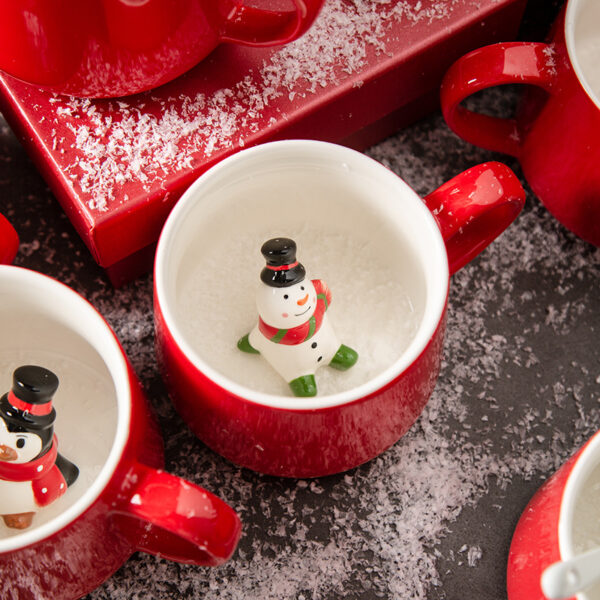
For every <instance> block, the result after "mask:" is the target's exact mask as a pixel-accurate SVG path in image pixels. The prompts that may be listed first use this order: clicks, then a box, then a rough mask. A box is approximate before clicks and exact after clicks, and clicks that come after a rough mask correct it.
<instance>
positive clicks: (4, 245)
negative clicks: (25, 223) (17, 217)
mask: <svg viewBox="0 0 600 600" xmlns="http://www.w3.org/2000/svg"><path fill="white" fill-rule="evenodd" d="M18 249H19V236H18V235H17V232H16V231H15V230H14V228H13V226H12V225H11V224H10V223H9V222H8V221H7V220H6V218H5V217H4V216H2V215H0V265H9V264H10V263H11V262H12V261H13V260H14V258H15V256H16V255H17V250H18Z"/></svg>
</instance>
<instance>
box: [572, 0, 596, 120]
mask: <svg viewBox="0 0 600 600" xmlns="http://www.w3.org/2000/svg"><path fill="white" fill-rule="evenodd" d="M565 41H566V44H567V51H568V53H569V59H570V61H571V64H572V65H573V69H574V71H575V73H576V74H577V78H578V79H579V82H580V83H581V85H582V86H583V88H584V89H585V91H586V92H587V94H588V96H589V97H590V98H591V100H592V102H594V104H596V106H597V107H598V108H599V109H600V70H599V69H598V63H599V62H600V2H598V0H569V2H568V4H567V12H566V15H565Z"/></svg>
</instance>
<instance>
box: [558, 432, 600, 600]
mask: <svg viewBox="0 0 600 600" xmlns="http://www.w3.org/2000/svg"><path fill="white" fill-rule="evenodd" d="M590 455H591V456H590ZM588 457H589V458H588ZM599 466H600V431H599V432H597V433H595V434H594V435H593V436H592V438H591V439H590V440H589V442H588V443H587V444H586V446H585V447H584V448H583V450H582V452H581V454H580V455H579V456H578V457H577V459H576V461H575V464H574V465H573V468H572V469H571V471H570V473H569V476H568V478H567V481H566V483H565V487H564V489H563V490H562V495H561V503H560V513H559V518H558V545H559V550H560V555H561V558H562V559H563V560H566V559H569V558H572V557H574V556H575V554H576V553H575V551H574V544H573V518H574V514H575V506H576V503H577V500H578V498H579V495H580V492H581V488H582V486H584V485H585V483H586V481H587V479H588V477H589V476H590V475H591V473H592V472H593V471H594V470H595V469H597V468H598V467H599ZM582 594H583V593H582ZM577 597H578V598H582V600H583V599H584V598H588V597H587V596H584V595H581V596H580V595H578V596H577Z"/></svg>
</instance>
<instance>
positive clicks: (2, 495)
mask: <svg viewBox="0 0 600 600" xmlns="http://www.w3.org/2000/svg"><path fill="white" fill-rule="evenodd" d="M39 508H40V507H39V506H38V504H37V502H36V501H35V497H34V495H33V488H32V487H31V481H4V480H3V479H0V515H16V514H20V513H26V512H37V511H38V510H39Z"/></svg>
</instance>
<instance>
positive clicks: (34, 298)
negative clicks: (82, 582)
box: [0, 266, 131, 553]
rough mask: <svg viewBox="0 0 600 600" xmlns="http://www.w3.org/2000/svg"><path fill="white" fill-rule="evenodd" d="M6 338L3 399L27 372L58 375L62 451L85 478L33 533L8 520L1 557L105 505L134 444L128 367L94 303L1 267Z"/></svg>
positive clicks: (0, 323)
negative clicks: (26, 368) (24, 368)
mask: <svg viewBox="0 0 600 600" xmlns="http://www.w3.org/2000/svg"><path fill="white" fill-rule="evenodd" d="M0 330H1V331H2V336H1V338H0V394H4V393H6V392H8V391H9V390H10V388H11V386H12V373H13V371H14V369H15V368H16V367H18V366H20V365H24V364H37V365H40V366H44V367H46V368H49V369H50V370H52V371H53V372H54V373H56V374H57V376H58V378H59V387H58V390H57V392H56V394H55V395H54V397H53V402H52V404H53V407H54V408H55V409H56V421H55V424H54V433H55V434H56V436H57V439H58V450H59V452H60V453H61V454H62V455H64V456H65V457H66V458H68V459H69V460H71V461H72V462H73V463H75V464H76V465H77V466H78V468H79V470H80V473H79V477H78V479H77V480H76V481H75V483H74V484H73V485H72V486H70V487H69V488H68V490H67V492H66V493H65V494H64V495H63V496H61V497H60V498H58V499H57V500H56V501H55V502H53V503H52V504H50V505H49V506H46V507H43V508H40V510H39V511H38V512H37V513H36V515H35V516H34V519H33V522H32V524H31V526H30V527H29V528H27V529H24V530H18V529H11V528H8V527H6V526H5V525H4V522H3V521H2V520H0V553H5V552H10V551H12V550H16V549H19V548H22V547H25V546H28V545H30V544H33V543H35V542H38V541H40V540H43V539H45V538H47V537H48V536H51V535H52V534H54V533H56V532H57V531H59V530H61V529H62V528H64V527H65V526H66V525H68V524H69V523H70V522H72V521H74V520H75V519H76V518H77V517H78V516H79V515H81V514H82V513H83V512H84V511H85V510H86V509H87V508H88V507H89V506H90V505H91V504H92V503H93V502H94V501H95V500H96V499H97V498H98V496H99V495H100V494H101V492H102V490H103V489H104V488H105V486H106V484H107V483H108V481H109V480H110V478H111V476H112V474H113V473H114V471H115V468H116V467H117V464H118V462H119V459H120V457H121V454H122V451H123V448H124V446H125V443H126V441H127V436H128V431H129V422H130V406H131V405H130V398H131V393H130V389H129V376H128V370H127V364H126V361H125V359H124V357H123V354H122V352H121V350H120V347H119V344H118V342H117V341H116V339H115V338H114V336H113V334H112V332H111V330H110V329H109V327H108V325H107V324H106V322H105V321H104V320H103V319H102V317H101V316H100V315H99V314H98V313H97V312H96V310H95V309H94V308H93V307H92V306H91V305H90V304H89V303H88V302H87V301H86V300H84V299H83V298H82V297H80V296H79V295H78V294H76V293H75V292H74V291H73V290H71V289H69V288H68V287H67V286H65V285H63V284H61V283H58V282H56V281H54V280H52V279H51V278H49V277H46V276H44V275H41V274H39V273H35V272H33V271H29V270H27V269H22V268H18V267H13V266H0Z"/></svg>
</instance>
